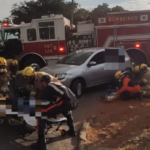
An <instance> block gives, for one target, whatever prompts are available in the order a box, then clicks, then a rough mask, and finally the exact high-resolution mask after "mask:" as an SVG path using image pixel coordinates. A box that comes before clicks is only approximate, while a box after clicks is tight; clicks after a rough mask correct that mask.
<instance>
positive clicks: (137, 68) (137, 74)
mask: <svg viewBox="0 0 150 150" xmlns="http://www.w3.org/2000/svg"><path fill="white" fill-rule="evenodd" d="M134 77H135V78H136V80H137V81H138V83H140V80H141V72H140V66H139V65H137V66H135V67H134Z"/></svg>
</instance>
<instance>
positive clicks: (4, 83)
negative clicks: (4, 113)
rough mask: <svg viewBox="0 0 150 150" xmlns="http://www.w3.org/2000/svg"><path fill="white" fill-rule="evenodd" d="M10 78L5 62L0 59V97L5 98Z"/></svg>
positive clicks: (3, 59)
mask: <svg viewBox="0 0 150 150" xmlns="http://www.w3.org/2000/svg"><path fill="white" fill-rule="evenodd" d="M9 80H10V76H9V74H8V71H7V61H6V59H5V58H3V57H0V97H3V96H6V95H7V94H8V92H9V88H8V82H9Z"/></svg>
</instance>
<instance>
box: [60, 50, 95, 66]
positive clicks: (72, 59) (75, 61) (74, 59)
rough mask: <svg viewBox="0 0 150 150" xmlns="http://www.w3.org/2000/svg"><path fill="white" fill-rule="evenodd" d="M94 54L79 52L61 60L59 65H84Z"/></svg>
mask: <svg viewBox="0 0 150 150" xmlns="http://www.w3.org/2000/svg"><path fill="white" fill-rule="evenodd" d="M92 53H93V52H85V51H77V52H73V53H71V54H69V55H67V56H65V57H64V58H62V59H61V60H59V61H58V63H59V64H69V65H82V64H83V63H84V62H85V61H86V60H87V59H88V58H89V57H90V56H91V55H92Z"/></svg>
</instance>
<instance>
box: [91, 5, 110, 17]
mask: <svg viewBox="0 0 150 150" xmlns="http://www.w3.org/2000/svg"><path fill="white" fill-rule="evenodd" d="M109 12H111V9H110V8H109V5H108V4H106V3H103V4H102V5H98V7H97V8H95V9H94V10H93V11H92V16H93V18H97V17H98V16H99V17H103V16H106V14H107V13H109Z"/></svg>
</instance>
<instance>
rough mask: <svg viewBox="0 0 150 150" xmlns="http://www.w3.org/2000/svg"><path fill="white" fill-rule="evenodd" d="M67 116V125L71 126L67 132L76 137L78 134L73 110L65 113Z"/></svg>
mask: <svg viewBox="0 0 150 150" xmlns="http://www.w3.org/2000/svg"><path fill="white" fill-rule="evenodd" d="M64 116H65V117H66V118H67V125H68V127H69V130H68V131H67V134H68V135H70V136H72V137H74V136H76V132H75V129H74V125H73V116H72V112H71V111H70V112H69V113H68V114H67V115H64Z"/></svg>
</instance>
